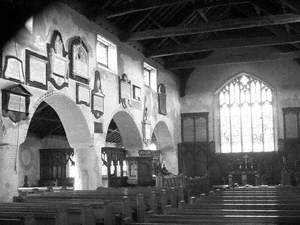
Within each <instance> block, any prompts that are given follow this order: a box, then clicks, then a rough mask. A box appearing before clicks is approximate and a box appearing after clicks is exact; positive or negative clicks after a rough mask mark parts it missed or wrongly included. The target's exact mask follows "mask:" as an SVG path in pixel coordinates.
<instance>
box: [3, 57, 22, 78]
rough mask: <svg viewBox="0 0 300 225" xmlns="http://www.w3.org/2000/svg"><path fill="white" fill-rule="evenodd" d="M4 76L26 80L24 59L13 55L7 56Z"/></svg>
mask: <svg viewBox="0 0 300 225" xmlns="http://www.w3.org/2000/svg"><path fill="white" fill-rule="evenodd" d="M4 78H6V79H10V80H15V81H19V82H24V73H23V65H22V61H21V60H19V59H18V58H16V57H13V56H7V57H6V64H5V68H4Z"/></svg>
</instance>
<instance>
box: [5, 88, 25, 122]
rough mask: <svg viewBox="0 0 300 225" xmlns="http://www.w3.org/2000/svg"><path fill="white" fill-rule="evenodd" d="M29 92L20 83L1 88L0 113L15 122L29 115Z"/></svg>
mask: <svg viewBox="0 0 300 225" xmlns="http://www.w3.org/2000/svg"><path fill="white" fill-rule="evenodd" d="M30 96H31V93H30V92H29V91H27V90H26V89H25V88H24V87H23V86H22V85H21V84H17V85H13V86H10V87H8V88H5V89H2V115H3V116H4V117H9V118H10V119H11V120H12V121H13V122H15V123H17V122H19V121H21V120H26V119H27V117H28V115H29V111H28V109H29V104H30Z"/></svg>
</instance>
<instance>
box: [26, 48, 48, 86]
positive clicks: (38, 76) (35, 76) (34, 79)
mask: <svg viewBox="0 0 300 225" xmlns="http://www.w3.org/2000/svg"><path fill="white" fill-rule="evenodd" d="M25 55H26V81H27V82H28V84H30V85H31V86H34V87H37V88H41V89H44V90H47V73H48V58H47V57H46V56H43V55H40V54H38V53H36V52H32V51H30V50H28V49H26V51H25Z"/></svg>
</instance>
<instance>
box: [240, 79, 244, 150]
mask: <svg viewBox="0 0 300 225" xmlns="http://www.w3.org/2000/svg"><path fill="white" fill-rule="evenodd" d="M241 106H242V101H241V84H240V83H239V109H240V135H241V152H243V151H244V145H243V123H242V121H243V120H242V107H241Z"/></svg>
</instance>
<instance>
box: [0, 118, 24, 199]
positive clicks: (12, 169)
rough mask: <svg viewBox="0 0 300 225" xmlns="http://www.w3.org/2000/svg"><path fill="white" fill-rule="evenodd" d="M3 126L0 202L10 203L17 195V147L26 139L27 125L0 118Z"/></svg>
mask: <svg viewBox="0 0 300 225" xmlns="http://www.w3.org/2000/svg"><path fill="white" fill-rule="evenodd" d="M2 119H3V122H4V124H5V133H4V134H3V139H2V143H3V144H4V145H3V146H0V177H1V179H0V202H9V201H12V199H13V196H16V195H18V183H19V178H18V168H19V157H18V156H19V147H20V145H21V144H22V143H23V142H24V140H25V138H26V133H27V128H28V124H27V122H26V121H21V122H19V123H18V124H13V123H12V121H11V120H10V119H8V118H5V119H4V118H2Z"/></svg>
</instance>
